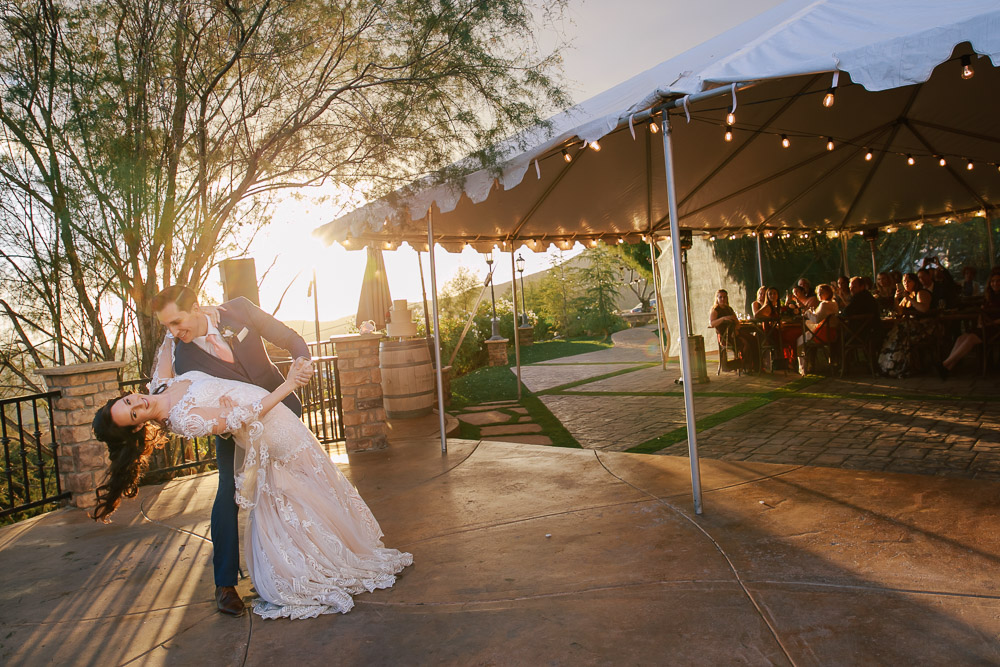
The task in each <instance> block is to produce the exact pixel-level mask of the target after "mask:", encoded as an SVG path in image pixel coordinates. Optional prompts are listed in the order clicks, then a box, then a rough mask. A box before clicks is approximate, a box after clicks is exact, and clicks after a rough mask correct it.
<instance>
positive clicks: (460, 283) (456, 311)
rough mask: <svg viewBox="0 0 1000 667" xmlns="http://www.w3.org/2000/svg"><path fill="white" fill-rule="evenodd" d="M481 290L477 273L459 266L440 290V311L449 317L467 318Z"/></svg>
mask: <svg viewBox="0 0 1000 667" xmlns="http://www.w3.org/2000/svg"><path fill="white" fill-rule="evenodd" d="M482 289H483V279H482V278H481V277H480V276H479V272H478V271H473V270H471V269H469V268H467V267H464V266H460V267H458V270H457V271H455V275H454V276H452V278H451V280H449V281H448V282H446V283H445V284H444V287H442V288H441V305H442V310H443V311H444V313H445V314H447V315H449V316H455V317H461V316H463V315H464V316H466V317H468V315H469V313H471V312H472V307H473V306H474V305H475V304H476V299H477V298H479V293H480V292H481V291H482Z"/></svg>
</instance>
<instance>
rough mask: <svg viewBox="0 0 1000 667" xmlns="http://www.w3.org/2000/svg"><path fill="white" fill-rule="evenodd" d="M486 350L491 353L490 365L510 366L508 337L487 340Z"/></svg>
mask: <svg viewBox="0 0 1000 667" xmlns="http://www.w3.org/2000/svg"><path fill="white" fill-rule="evenodd" d="M486 352H487V353H488V354H489V358H490V360H489V365H490V366H508V365H509V362H508V361H507V339H506V338H497V339H496V340H493V339H492V338H490V339H487V341H486Z"/></svg>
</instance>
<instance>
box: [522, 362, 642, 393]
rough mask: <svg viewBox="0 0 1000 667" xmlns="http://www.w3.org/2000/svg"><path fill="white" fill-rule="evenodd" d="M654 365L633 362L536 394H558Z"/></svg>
mask: <svg viewBox="0 0 1000 667" xmlns="http://www.w3.org/2000/svg"><path fill="white" fill-rule="evenodd" d="M656 365H657V364H656V363H655V362H648V363H643V364H635V365H633V366H632V367H630V368H620V369H618V370H617V371H612V372H611V373H604V374H603V375H595V376H593V377H589V378H584V379H582V380H575V381H574V382H567V383H566V384H561V385H559V386H557V387H549V388H548V389H544V390H542V391H540V392H538V394H539V395H540V396H542V395H545V394H558V393H560V392H563V391H566V390H567V389H571V388H573V387H579V386H580V385H583V384H590V383H591V382H597V381H598V380H607V379H608V378H613V377H615V376H617V375H624V374H625V373H634V372H636V371H641V370H642V369H644V368H650V367H651V366H656Z"/></svg>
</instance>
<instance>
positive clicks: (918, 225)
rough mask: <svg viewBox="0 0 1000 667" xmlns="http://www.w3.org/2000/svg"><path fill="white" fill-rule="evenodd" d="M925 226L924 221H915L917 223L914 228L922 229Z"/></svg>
mask: <svg viewBox="0 0 1000 667" xmlns="http://www.w3.org/2000/svg"><path fill="white" fill-rule="evenodd" d="M923 226H924V223H922V222H915V223H913V228H914V229H922V228H923Z"/></svg>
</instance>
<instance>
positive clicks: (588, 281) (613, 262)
mask: <svg viewBox="0 0 1000 667" xmlns="http://www.w3.org/2000/svg"><path fill="white" fill-rule="evenodd" d="M586 255H587V259H588V260H589V264H590V265H589V267H588V268H587V270H586V271H582V272H581V274H582V275H581V282H582V286H583V292H584V295H583V297H582V298H581V301H580V311H581V313H582V317H583V321H584V327H585V329H586V331H587V332H588V333H590V334H601V335H602V336H603V337H604V338H607V337H608V336H610V335H611V334H612V333H614V332H615V331H619V330H621V329H623V328H625V322H624V321H623V320H622V318H621V316H620V315H619V314H618V305H617V301H618V300H617V296H618V291H619V288H620V286H621V282H620V275H621V274H620V267H621V264H620V261H621V255H620V254H619V253H618V252H617V250H616V249H613V248H610V247H608V246H606V245H604V244H603V243H601V244H598V245H597V246H595V247H593V248H589V249H588V250H587V251H586Z"/></svg>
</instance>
